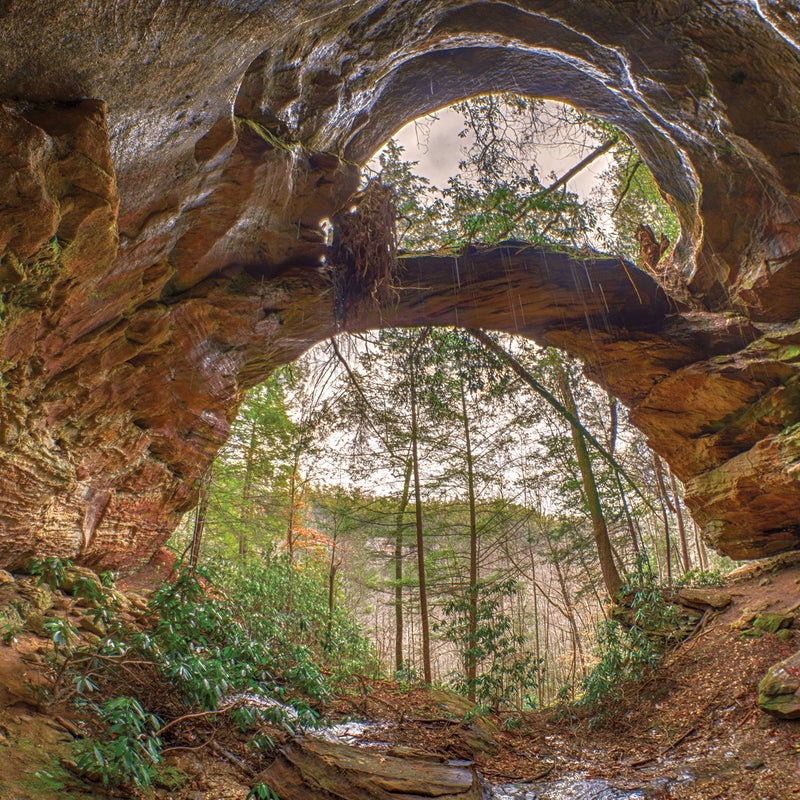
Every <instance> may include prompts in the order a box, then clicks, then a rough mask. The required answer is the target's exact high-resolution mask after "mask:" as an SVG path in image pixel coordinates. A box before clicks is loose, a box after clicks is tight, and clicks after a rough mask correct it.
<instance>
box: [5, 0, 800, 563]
mask: <svg viewBox="0 0 800 800" xmlns="http://www.w3.org/2000/svg"><path fill="white" fill-rule="evenodd" d="M3 28H4V35H3V41H2V42H1V43H0V63H2V66H3V68H2V70H0V281H2V286H1V287H0V289H2V300H3V307H2V318H1V319H0V368H1V369H2V377H3V381H2V427H0V461H2V464H3V470H2V472H0V498H1V499H0V562H2V563H4V564H6V565H7V566H16V565H18V564H20V563H21V562H23V561H24V560H26V559H27V558H28V557H29V556H30V555H31V554H33V553H58V554H61V555H71V556H73V557H76V558H77V559H78V560H80V561H82V562H84V563H88V564H91V565H102V566H104V567H124V566H132V565H135V564H136V563H138V562H140V561H142V560H143V559H145V558H146V557H147V556H148V555H149V554H150V553H152V552H153V551H154V550H155V549H156V548H157V547H158V545H159V544H160V543H161V542H162V541H163V540H164V539H165V538H166V537H167V536H168V535H169V533H170V531H171V530H172V529H173V527H174V526H175V524H176V523H177V521H178V519H179V517H180V515H181V514H182V513H183V511H185V510H186V509H188V508H190V507H191V505H192V504H193V503H194V500H195V496H196V487H197V482H198V480H199V477H200V476H201V475H202V474H203V472H204V471H205V469H206V468H207V466H208V464H209V463H210V461H211V459H212V458H213V455H214V453H215V452H216V450H217V449H218V448H219V446H220V445H221V443H222V442H223V441H224V440H225V438H226V436H227V433H228V429H229V424H230V421H231V419H232V418H233V415H234V414H235V413H236V409H237V407H238V403H239V401H240V399H241V397H242V393H243V392H244V391H245V390H246V389H247V388H249V387H250V386H252V385H254V384H255V383H257V382H258V381H260V380H262V379H263V378H264V377H265V376H266V375H267V374H268V373H269V371H270V370H271V369H272V368H274V366H275V365H277V364H280V363H285V362H286V361H288V360H291V359H293V358H294V357H296V356H297V355H299V354H300V353H301V352H302V351H303V350H304V349H306V347H308V346H309V345H311V344H313V343H314V342H315V341H318V340H319V339H320V338H323V337H325V336H328V335H330V334H331V333H332V332H333V331H335V330H336V321H335V319H334V303H333V298H332V286H331V280H330V276H329V274H328V272H327V270H326V268H325V266H324V264H323V263H322V260H323V257H324V255H325V253H326V244H325V240H324V236H323V233H322V229H321V223H322V221H323V220H324V219H326V218H331V217H333V216H334V215H335V214H336V213H337V212H338V211H340V210H341V209H342V207H343V206H344V204H345V203H346V202H347V199H348V198H349V197H350V195H351V193H352V191H353V190H354V188H355V185H356V182H357V169H356V166H355V163H354V162H360V161H363V160H364V159H366V158H367V157H368V156H369V155H370V154H371V152H372V151H373V150H374V149H375V148H376V147H377V146H379V145H380V144H381V143H382V141H383V139H385V138H386V136H388V134H390V133H391V132H392V131H393V130H395V129H396V128H397V127H399V126H400V125H401V124H402V123H404V122H406V121H407V120H409V119H411V118H413V117H414V116H417V115H418V114H420V113H423V112H425V111H427V110H430V109H432V108H435V107H438V106H441V105H443V104H446V103H448V102H450V101H453V100H455V99H458V98H460V97H463V96H466V95H470V94H474V93H476V92H480V91H487V90H503V89H513V90H516V91H523V92H530V93H531V94H537V95H546V96H549V97H556V98H560V99H563V100H566V101H569V102H573V103H575V104H577V105H580V106H582V107H584V108H586V109H587V110H588V111H591V112H592V113H594V114H597V115H598V116H600V117H603V118H606V119H608V120H610V121H612V122H614V123H615V124H617V125H619V126H620V127H622V128H623V129H624V130H625V131H626V132H628V133H629V135H630V136H631V137H632V138H633V139H634V140H635V141H636V143H637V145H638V147H639V148H640V151H641V153H642V155H643V157H644V158H645V159H646V160H647V162H648V164H649V165H650V166H651V167H652V169H653V171H654V173H655V175H656V176H657V178H658V180H659V182H660V185H661V187H662V189H663V190H664V192H665V194H666V195H667V196H668V198H669V199H670V201H671V202H672V203H673V205H674V207H675V209H676V212H677V213H678V215H679V217H680V219H681V222H682V225H683V235H682V238H681V240H680V242H679V243H678V246H677V249H676V251H675V253H674V256H673V270H674V272H675V274H674V275H673V276H672V279H671V281H670V286H671V287H674V286H678V288H679V291H677V295H676V297H670V296H668V294H667V293H666V292H665V291H664V290H663V289H661V288H660V287H659V286H658V285H657V284H656V283H655V281H654V280H653V279H652V278H650V277H649V276H647V275H645V274H644V273H639V272H637V271H636V270H635V268H633V267H632V266H630V265H628V266H625V265H621V264H620V263H619V262H605V261H601V262H597V263H588V264H585V263H583V262H580V261H577V260H573V259H569V258H565V257H563V256H562V257H556V256H553V255H552V254H550V255H548V254H543V253H540V252H528V253H527V255H515V251H514V249H513V248H511V249H508V248H505V249H500V250H495V251H492V252H491V253H489V254H486V253H478V254H472V255H470V254H465V256H464V259H463V264H462V267H463V268H462V269H460V274H459V280H460V283H459V280H455V279H454V277H453V271H452V264H451V263H450V262H451V261H452V259H451V260H450V262H448V263H443V262H436V261H435V260H428V261H425V260H423V259H417V260H414V259H411V260H408V261H407V262H406V263H405V268H406V273H405V274H406V277H407V281H408V286H409V287H416V288H413V289H412V288H409V289H408V291H406V292H401V300H400V302H399V303H398V304H397V305H396V306H393V307H392V308H385V309H381V310H377V309H374V308H373V309H370V308H362V309H358V310H353V312H352V313H351V314H350V315H349V316H348V318H347V326H348V327H350V328H352V329H358V328H363V327H365V326H368V325H371V324H379V322H381V321H383V322H384V323H385V322H391V321H394V322H397V323H403V324H421V323H429V322H441V323H452V322H455V321H459V322H461V323H462V324H463V323H464V322H465V320H469V322H468V324H470V325H474V326H484V327H488V328H496V329H502V330H509V331H517V332H521V333H524V334H526V335H528V336H531V337H533V338H536V339H537V340H538V341H541V342H542V343H545V344H552V345H556V346H560V347H564V348H565V349H567V350H568V351H570V352H571V353H572V354H574V355H577V356H579V357H581V358H583V359H584V360H585V361H586V362H587V369H588V370H589V372H590V374H591V375H592V376H593V377H595V378H596V379H597V380H599V381H600V382H601V383H602V384H604V385H605V386H607V387H608V388H609V389H610V390H611V391H613V392H614V393H616V394H617V395H618V396H619V397H620V398H621V399H622V400H623V401H624V402H626V403H627V404H628V405H629V406H630V407H631V408H632V410H633V418H634V420H635V422H636V423H637V424H638V425H639V426H640V427H641V428H642V430H644V431H645V433H646V434H647V435H648V437H649V438H650V441H651V442H652V444H653V446H654V447H655V449H656V450H657V451H658V452H660V453H661V454H662V455H664V456H665V457H666V458H667V460H668V461H669V462H670V463H671V464H672V466H673V468H674V469H675V472H676V473H677V474H678V475H679V477H681V478H682V479H683V480H684V481H686V483H687V493H688V494H687V502H688V503H689V505H690V507H691V508H692V510H693V513H694V515H695V518H696V519H697V520H698V521H699V522H700V523H702V524H703V525H704V526H705V528H706V531H707V534H708V536H709V537H710V539H711V541H712V542H713V543H714V544H715V545H716V546H718V547H719V548H720V549H722V550H723V551H724V552H727V553H729V554H731V555H733V556H737V557H755V556H761V555H765V554H769V553H773V552H778V551H780V550H783V549H787V548H790V547H795V546H797V545H798V544H800V483H799V482H798V479H797V474H798V469H799V468H800V438H799V437H800V432H798V430H799V429H798V428H797V427H796V425H797V422H798V421H800V417H799V415H798V411H800V390H799V389H798V384H797V360H798V356H799V355H800V350H799V349H798V345H799V344H800V338H799V337H800V332H799V331H800V329H799V328H798V323H797V320H798V317H800V222H798V212H799V211H800V197H799V196H798V195H799V194H800V46H799V45H798V42H800V31H799V28H800V26H799V25H798V13H797V10H796V7H795V4H794V3H791V2H789V0H783V1H781V0H770V2H761V3H750V2H744V0H741V1H740V2H735V3H731V4H726V5H725V6H724V7H723V6H717V5H715V4H710V3H686V2H683V0H661V2H650V1H649V0H648V2H645V1H644V0H642V2H634V3H624V4H623V3H615V4H609V3H607V2H603V1H602V0H583V1H582V2H567V0H547V1H546V0H541V1H540V2H535V1H534V0H531V1H530V2H518V3H503V4H501V3H483V2H473V3H470V2H455V0H441V1H440V2H430V3H425V4H419V3H404V2H401V1H400V0H396V1H394V2H386V3H379V2H369V0H367V1H366V2H364V3H358V4H350V5H346V6H343V4H341V3H337V2H333V0H331V1H330V2H325V0H323V1H322V2H319V0H316V1H315V2H313V3H312V2H310V1H308V0H293V1H292V2H282V3H270V2H253V3H248V4H245V5H243V4H234V3H226V2H214V3H212V2H188V0H185V1H183V2H182V1H181V0H171V1H170V2H166V3H164V2H155V0H153V2H143V3H136V4H124V5H123V6H120V5H119V4H117V3H111V2H109V3H107V4H102V3H95V4H92V5H91V7H88V8H87V7H86V6H85V4H84V3H82V2H78V0H64V1H63V2H61V3H59V4H58V8H57V9H54V8H53V5H52V4H51V3H45V2H43V1H42V2H33V1H32V2H29V3H26V4H24V5H23V4H11V5H10V6H9V8H7V9H6V10H5V11H4V18H3ZM86 98H98V99H86ZM509 259H512V260H514V259H516V260H515V261H514V263H515V265H516V266H515V268H514V269H513V270H511V271H508V270H506V269H505V268H503V269H499V268H498V266H499V265H500V264H501V260H502V263H507V262H509ZM420 269H424V271H425V272H424V274H425V277H426V282H425V284H424V285H425V288H424V289H421V288H420V284H419V282H418V281H416V279H417V277H418V274H419V270H420ZM465 276H466V277H465ZM465 287H468V289H469V291H466V288H465ZM510 294H513V296H514V297H515V299H516V301H517V304H516V308H514V309H510V308H509V303H508V297H509V296H510ZM607 304H610V306H609V308H611V311H607V310H606V308H605V306H606V305H607Z"/></svg>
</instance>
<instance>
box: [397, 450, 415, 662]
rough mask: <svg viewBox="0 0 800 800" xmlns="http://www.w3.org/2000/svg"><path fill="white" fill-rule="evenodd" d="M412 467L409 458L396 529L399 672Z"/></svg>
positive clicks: (401, 660) (401, 652)
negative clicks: (407, 520)
mask: <svg viewBox="0 0 800 800" xmlns="http://www.w3.org/2000/svg"><path fill="white" fill-rule="evenodd" d="M412 469H413V459H411V458H409V459H407V461H406V468H405V474H404V476H403V494H402V495H401V497H400V506H399V507H398V509H397V522H396V524H395V530H394V668H395V669H396V670H397V671H398V672H399V671H400V670H402V669H403V528H404V527H405V525H404V522H403V517H404V516H405V513H406V507H407V506H408V497H409V490H410V487H411V471H412Z"/></svg>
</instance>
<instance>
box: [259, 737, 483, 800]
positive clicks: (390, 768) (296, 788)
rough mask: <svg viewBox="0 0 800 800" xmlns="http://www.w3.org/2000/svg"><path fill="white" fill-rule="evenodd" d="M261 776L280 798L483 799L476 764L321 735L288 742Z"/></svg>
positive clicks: (302, 799)
mask: <svg viewBox="0 0 800 800" xmlns="http://www.w3.org/2000/svg"><path fill="white" fill-rule="evenodd" d="M257 781H258V782H261V783H264V784H266V785H267V786H269V787H270V788H271V789H272V790H273V791H274V792H275V793H276V794H277V795H278V796H279V797H280V798H281V800H309V798H314V800H423V798H426V799H428V800H429V798H432V797H434V798H437V800H482V797H483V793H482V790H481V786H480V782H479V781H478V775H477V773H476V772H475V768H474V767H473V766H471V765H469V766H462V765H458V766H456V765H451V764H438V763H435V762H431V761H429V760H427V759H419V758H396V757H394V756H390V755H387V754H385V753H382V752H376V751H372V750H363V749H359V748H357V747H351V746H349V745H345V744H338V743H334V742H324V741H320V740H318V739H311V738H306V739H298V740H296V741H294V742H293V743H292V744H290V745H288V746H287V747H284V748H282V749H281V750H280V752H279V753H278V757H277V758H276V759H275V761H273V762H272V764H271V765H270V766H269V767H268V768H267V769H266V770H265V771H264V772H262V773H261V774H260V775H259V776H258V778H257Z"/></svg>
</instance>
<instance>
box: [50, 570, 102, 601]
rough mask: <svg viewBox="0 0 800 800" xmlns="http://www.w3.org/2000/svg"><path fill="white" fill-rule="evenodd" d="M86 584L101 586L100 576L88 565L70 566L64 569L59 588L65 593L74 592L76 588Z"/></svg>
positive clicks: (98, 587)
mask: <svg viewBox="0 0 800 800" xmlns="http://www.w3.org/2000/svg"><path fill="white" fill-rule="evenodd" d="M86 584H92V585H93V586H95V587H97V589H100V588H101V586H102V584H101V583H100V578H98V577H97V573H95V572H94V571H93V570H91V569H89V568H88V567H79V566H72V567H67V568H66V569H65V570H64V579H63V580H62V581H61V586H60V587H59V588H60V589H61V590H62V591H64V592H67V594H74V593H75V590H76V589H78V590H80V587H81V586H82V585H86Z"/></svg>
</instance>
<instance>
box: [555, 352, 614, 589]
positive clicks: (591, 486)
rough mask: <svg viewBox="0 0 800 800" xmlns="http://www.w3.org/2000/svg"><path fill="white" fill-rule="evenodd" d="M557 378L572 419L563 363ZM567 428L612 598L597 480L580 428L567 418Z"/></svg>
mask: <svg viewBox="0 0 800 800" xmlns="http://www.w3.org/2000/svg"><path fill="white" fill-rule="evenodd" d="M558 380H559V385H560V389H561V395H562V396H561V402H562V403H563V404H564V406H565V407H566V409H567V410H568V411H569V412H570V414H571V415H572V416H573V417H575V419H579V417H578V408H577V405H576V404H575V398H574V396H573V394H572V387H571V386H570V384H569V377H568V375H567V371H566V369H565V368H564V366H563V365H559V368H558ZM570 431H571V433H572V444H573V447H574V448H575V457H576V459H577V461H578V468H579V469H580V472H581V480H582V482H583V491H584V495H585V497H586V504H587V505H588V507H589V514H590V516H591V518H592V531H593V533H594V541H595V545H596V546H597V555H598V558H599V559H600V571H601V572H602V573H603V583H605V587H606V592H608V596H609V597H610V598H611V600H615V599H616V597H617V594H618V593H619V590H620V589H621V588H622V578H621V577H620V575H619V571H618V570H617V565H616V564H615V563H614V553H613V551H612V549H611V539H610V538H609V536H608V527H607V526H606V520H605V517H604V516H603V508H602V506H601V505H600V495H599V494H598V493H597V483H596V481H595V479H594V473H593V472H592V462H591V459H590V458H589V451H588V449H587V448H586V442H585V440H584V438H583V431H582V430H581V428H580V427H579V426H578V425H576V424H575V423H574V422H572V421H570Z"/></svg>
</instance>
